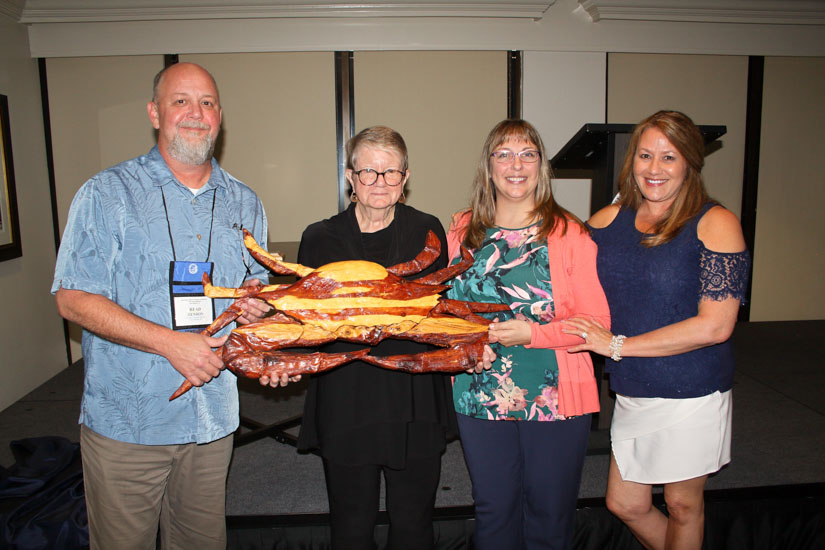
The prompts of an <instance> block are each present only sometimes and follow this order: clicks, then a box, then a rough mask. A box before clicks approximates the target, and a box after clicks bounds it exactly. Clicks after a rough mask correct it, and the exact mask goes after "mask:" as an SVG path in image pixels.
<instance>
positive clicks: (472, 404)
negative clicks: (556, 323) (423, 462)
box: [447, 224, 564, 421]
mask: <svg viewBox="0 0 825 550" xmlns="http://www.w3.org/2000/svg"><path fill="white" fill-rule="evenodd" d="M538 228H539V225H538V224H534V225H530V226H528V227H524V228H521V229H504V228H501V227H495V228H491V229H488V230H487V233H486V235H485V238H484V242H483V243H482V244H481V247H480V248H479V249H478V250H476V251H475V253H474V262H473V265H472V267H470V269H468V270H467V271H465V272H464V273H463V274H461V275H460V276H459V277H457V278H455V279H453V281H452V282H451V284H452V288H451V289H450V290H449V291H448V293H447V296H448V297H449V298H452V299H456V300H467V301H473V302H496V303H502V302H503V303H506V304H507V305H509V306H510V309H511V311H512V313H511V314H508V313H506V312H505V313H504V314H502V313H498V314H496V315H498V319H499V320H500V321H504V320H507V319H512V318H516V319H523V320H527V321H533V322H537V323H549V322H550V321H551V320H552V319H553V317H554V315H555V308H554V306H553V292H552V285H551V284H550V267H549V262H548V257H547V240H546V239H541V240H538V239H536V233H537V232H538ZM455 261H458V259H456V260H455ZM492 348H493V351H495V352H496V360H495V362H494V363H493V367H492V368H491V369H490V370H485V371H482V372H481V373H479V374H458V375H456V376H455V379H454V383H453V403H454V405H455V410H456V412H458V413H460V414H464V415H467V416H470V417H473V418H479V419H484V420H529V421H553V420H563V419H564V416H562V415H560V414H559V413H558V377H559V366H558V363H557V362H556V352H555V351H554V350H552V349H537V348H531V349H528V348H526V347H524V346H510V347H505V346H502V345H500V344H492Z"/></svg>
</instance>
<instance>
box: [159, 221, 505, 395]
mask: <svg viewBox="0 0 825 550" xmlns="http://www.w3.org/2000/svg"><path fill="white" fill-rule="evenodd" d="M244 244H245V245H246V247H247V249H249V252H250V254H252V257H254V258H255V259H256V260H257V261H258V262H259V263H260V264H261V265H263V266H265V267H267V268H268V269H270V270H271V271H273V272H274V273H278V274H281V275H297V276H298V277H300V279H299V280H298V281H296V282H295V283H293V284H286V285H267V286H258V287H243V288H237V289H235V288H221V287H214V286H212V285H211V284H209V280H208V278H207V276H206V275H204V291H205V294H206V295H207V296H209V297H210V298H235V299H238V298H247V299H251V298H259V299H261V300H265V301H266V302H267V303H269V304H270V305H271V306H272V307H273V308H275V310H276V314H275V315H273V316H271V317H267V318H266V319H264V320H262V321H260V322H257V323H250V324H248V325H245V326H241V327H238V328H236V329H234V330H233V331H232V332H231V333H230V335H229V338H228V339H227V341H226V343H225V344H224V345H223V347H222V348H221V349H220V350H218V353H219V354H220V355H221V358H222V360H223V362H224V363H225V364H226V366H227V368H229V369H230V370H231V371H233V372H234V373H235V374H238V375H242V376H245V377H247V378H260V377H261V376H264V375H266V376H268V377H270V378H273V377H277V375H278V374H287V375H289V376H295V375H298V374H307V373H316V372H323V371H326V370H329V369H332V368H334V367H337V366H339V365H342V364H344V363H348V362H350V361H354V360H356V359H360V360H361V361H365V362H367V363H370V364H373V365H376V366H380V367H383V368H387V369H392V370H401V371H406V372H413V373H419V372H459V371H463V370H466V369H468V368H471V367H474V366H475V365H476V364H477V363H478V362H479V361H480V360H481V355H482V351H483V348H484V344H486V343H487V325H489V324H490V321H488V320H487V319H485V318H483V317H481V316H479V315H476V313H490V312H496V311H509V308H508V307H507V305H505V304H486V303H479V302H463V301H458V300H449V299H446V298H442V297H441V296H440V295H439V293H440V292H442V291H443V290H446V289H447V288H449V286H446V285H443V284H442V283H444V282H445V281H447V280H448V279H451V278H453V277H455V276H456V275H458V274H460V273H463V272H464V271H466V270H467V269H468V268H469V267H470V266H471V265H472V262H473V259H472V256H471V255H470V253H469V252H468V251H467V250H466V249H464V248H463V247H462V250H461V258H462V259H461V262H459V263H458V264H456V265H453V266H450V267H446V268H444V269H440V270H438V271H436V272H435V273H431V274H430V275H427V276H425V277H422V278H420V279H417V280H415V281H408V280H406V279H403V278H402V277H404V276H407V275H413V274H415V273H419V272H421V271H422V270H423V269H425V268H426V267H428V266H429V265H431V264H432V263H433V262H434V261H435V260H436V258H438V256H439V253H440V251H441V243H440V241H439V240H438V238H437V237H436V235H435V233H433V232H432V231H430V232H429V233H428V235H427V240H426V244H425V247H424V250H422V251H421V252H420V253H419V254H418V256H416V257H415V259H413V260H412V261H410V262H406V263H402V264H398V265H394V266H391V267H387V268H385V267H383V266H381V265H380V264H377V263H374V262H367V261H361V260H350V261H344V262H334V263H330V264H326V265H323V266H321V267H319V268H318V269H312V268H309V267H306V266H303V265H300V264H292V263H288V262H284V261H283V260H282V258H281V257H280V256H278V255H274V254H269V253H268V252H266V251H265V250H263V249H262V248H261V247H260V246H258V244H257V243H256V242H255V239H254V238H253V237H252V235H251V234H250V233H249V232H247V231H246V230H244ZM242 313H243V311H242V310H241V308H240V307H239V306H238V304H237V303H236V304H233V306H231V307H230V308H229V309H227V310H226V311H225V312H224V313H223V314H221V315H220V316H219V317H218V318H217V319H216V320H215V322H214V323H212V325H210V326H209V327H208V328H207V329H206V330H204V333H206V334H210V335H211V334H214V333H216V332H217V331H218V330H220V329H221V328H223V327H224V326H226V325H227V324H228V323H230V322H232V321H233V320H235V319H236V318H237V317H238V316H240V315H241V314H242ZM385 338H397V339H406V340H414V341H416V342H424V343H427V344H433V345H435V346H439V347H440V349H436V350H432V351H426V352H422V353H415V354H408V355H393V356H386V357H376V356H373V355H369V351H370V350H369V348H365V349H363V350H359V351H355V352H347V353H319V352H315V353H301V352H289V351H280V350H282V349H284V348H292V347H303V348H305V347H315V346H319V345H322V344H326V343H329V342H332V341H335V340H344V341H347V342H356V343H363V344H368V345H375V344H377V343H378V342H380V341H382V340H384V339H385ZM191 387H192V386H191V384H190V383H189V382H188V381H187V382H184V383H183V385H181V387H180V388H178V390H177V391H176V392H175V393H174V394H173V395H172V397H170V398H169V399H170V400H172V399H175V398H176V397H178V396H180V395H182V394H183V393H185V392H186V391H187V390H189V388H191Z"/></svg>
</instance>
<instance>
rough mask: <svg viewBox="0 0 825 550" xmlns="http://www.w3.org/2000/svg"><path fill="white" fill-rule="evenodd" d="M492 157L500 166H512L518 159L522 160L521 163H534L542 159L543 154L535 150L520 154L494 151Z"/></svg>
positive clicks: (505, 150) (503, 150)
mask: <svg viewBox="0 0 825 550" xmlns="http://www.w3.org/2000/svg"><path fill="white" fill-rule="evenodd" d="M490 156H491V157H493V159H494V160H495V161H496V162H498V163H499V164H510V163H511V162H513V161H515V160H516V157H518V158H520V159H521V162H527V163H533V162H536V161H538V160H539V158H541V153H539V152H538V151H536V150H535V149H528V150H526V151H521V152H520V153H514V152H513V151H508V150H507V149H502V150H501V151H493V152H492V153H490Z"/></svg>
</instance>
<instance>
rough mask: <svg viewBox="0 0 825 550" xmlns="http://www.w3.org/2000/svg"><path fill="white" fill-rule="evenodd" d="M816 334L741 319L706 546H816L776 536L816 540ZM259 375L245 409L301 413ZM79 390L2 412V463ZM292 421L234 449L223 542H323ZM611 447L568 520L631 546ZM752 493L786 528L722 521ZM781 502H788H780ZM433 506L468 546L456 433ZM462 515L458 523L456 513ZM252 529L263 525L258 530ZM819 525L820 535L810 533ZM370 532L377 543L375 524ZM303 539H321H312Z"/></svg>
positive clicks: (588, 467)
mask: <svg viewBox="0 0 825 550" xmlns="http://www.w3.org/2000/svg"><path fill="white" fill-rule="evenodd" d="M823 332H825V321H798V322H797V321H794V322H775V323H741V324H739V325H738V326H737V328H736V331H735V333H734V346H735V349H736V354H737V361H738V364H737V372H736V381H735V386H734V409H733V410H734V431H733V461H732V463H731V464H730V465H728V466H727V467H725V468H723V469H722V471H720V472H719V473H718V474H716V475H714V476H712V477H711V479H710V480H709V482H708V503H709V505H708V506H709V510H710V509H711V508H713V507H715V508H716V509H717V510H718V512H719V514H720V515H719V517H720V518H725V517H727V518H728V519H712V518H711V517H710V514H709V519H708V528H709V530H710V529H711V528H714V529H716V531H714V532H716V533H719V536H718V537H717V538H719V539H720V540H723V541H724V542H713V540H712V539H713V537H709V538H708V540H707V541H706V545H705V547H706V548H734V547H736V548H756V547H759V548H763V547H764V548H823V547H825V544H823V546H806V545H805V544H807V543H806V540H807V539H805V536H804V535H801V534H800V535H799V536H800V537H802V538H801V539H800V540H791V541H790V542H789V539H787V538H781V537H787V536H788V534H787V531H788V530H791V531H794V532H796V533H804V532H805V531H806V530H808V531H810V529H813V530H814V533H815V534H814V538H811V539H810V541H816V542H815V543H814V542H810V543H811V544H819V542H820V541H822V540H825V525H823V522H825V520H823V510H825V459H823V457H825V370H824V369H823V368H822V367H823V361H822V359H821V348H822V346H821V337H820V335H821V334H823ZM256 384H257V383H256V382H254V381H248V380H244V381H241V383H240V388H241V413H242V416H243V417H245V418H246V419H248V420H251V421H252V423H253V424H256V425H259V426H260V425H263V426H266V425H270V424H273V423H278V422H283V421H284V420H287V419H292V418H294V417H296V416H299V415H300V412H301V409H302V406H303V394H304V390H305V383H298V384H294V385H291V386H289V387H287V388H284V389H278V390H272V389H268V388H260V387H259V386H257V385H256ZM81 389H82V366H81V365H80V364H75V365H73V366H71V367H69V368H68V369H66V370H65V371H64V372H62V373H60V374H59V375H58V376H56V377H55V378H53V379H52V380H50V381H49V382H47V383H46V384H43V385H42V386H41V387H40V388H38V389H37V390H35V391H33V392H31V393H30V394H29V395H27V396H25V397H24V398H23V399H21V400H20V401H18V402H17V403H15V404H14V405H12V406H11V407H9V408H7V409H6V410H4V411H2V412H0V464H2V465H4V466H9V465H10V464H11V463H12V462H13V457H12V455H11V452H10V450H9V443H10V442H11V441H12V440H16V439H22V438H26V437H37V436H43V435H59V436H64V437H67V438H69V439H70V440H72V441H77V439H78V433H79V430H78V426H77V414H78V410H79V398H80V393H81ZM297 429H298V428H297V427H295V426H293V427H291V428H288V429H286V430H284V432H283V433H280V434H279V433H275V435H276V437H277V439H275V438H272V437H262V438H261V439H257V440H252V441H250V442H246V443H245V444H243V445H241V446H238V447H237V448H236V449H235V454H234V457H233V461H232V466H231V469H230V473H229V482H228V497H227V514H228V516H229V522H230V527H233V528H234V529H235V531H234V533H235V535H233V536H234V537H235V538H234V539H233V540H235V541H236V544H234V546H232V547H237V548H241V547H243V548H281V547H283V548H291V547H292V546H289V545H287V546H279V544H280V543H276V542H272V541H271V543H269V542H266V541H264V540H263V539H261V538H260V537H264V538H266V537H276V538H277V536H276V534H273V533H274V531H272V528H277V527H278V526H279V525H281V526H283V525H291V526H292V529H293V533H294V529H299V530H301V531H302V532H301V534H300V536H302V537H303V536H305V535H306V533H307V532H308V533H309V535H308V536H309V537H310V539H312V538H313V537H315V538H317V539H319V540H323V539H324V532H325V531H324V529H325V528H324V522H325V519H324V518H325V516H324V514H325V513H326V512H327V502H326V493H325V489H324V482H323V472H322V469H321V463H320V459H319V458H318V457H317V456H314V455H311V454H298V453H297V452H296V451H295V449H294V447H292V446H290V445H289V444H288V443H284V442H283V441H287V440H288V439H289V438H290V437H291V436H294V435H295V434H297ZM239 433H240V434H242V436H243V437H245V438H250V434H251V433H252V432H250V430H249V429H248V428H244V429H242V430H240V432H239ZM608 445H609V442H608V434H607V430H606V429H601V430H594V431H593V432H592V437H591V444H590V451H589V453H588V457H587V459H586V463H585V468H584V475H583V480H582V484H581V488H580V493H579V496H580V499H581V500H580V504H581V509H580V511H579V519H578V520H577V521H578V523H579V524H580V525H579V528H580V529H586V531H587V533H589V534H588V537H589V539H588V540H589V541H590V542H587V541H584V539H582V541H580V542H578V543H577V548H620V547H627V548H631V547H633V546H632V542H633V541H632V540H631V542H630V543H628V544H630V546H621V545H620V541H621V540H623V537H624V535H622V534H621V533H623V532H624V531H622V527H621V525H620V524H616V523H615V521H613V520H615V518H612V520H611V517H607V518H605V517H603V515H604V514H607V515H608V516H609V514H608V513H607V512H606V510H604V509H603V500H602V497H603V495H604V490H605V482H606V475H607V455H606V450H607V448H608ZM777 491H778V492H777ZM749 495H751V496H749ZM777 498H779V501H777V500H776V499H777ZM783 499H784V500H783ZM756 502H762V503H763V504H764V503H765V502H771V503H776V502H779V503H782V502H784V504H785V508H783V509H786V510H795V512H794V513H793V514H792V515H791V516H790V519H787V518H786V519H787V521H785V522H784V523H782V522H779V523H782V525H784V527H782V528H781V529H779V528H778V525H779V523H777V521H778V520H776V517H777V516H776V515H775V514H774V516H772V517H773V519H772V520H771V519H765V518H764V517H763V516H764V514H765V513H766V512H764V510H765V509H770V508H771V506H774V505H776V506H778V504H765V506H767V508H764V507H763V508H760V510H762V511H760V512H754V514H753V515H752V517H751V519H748V520H743V519H739V520H737V521H738V524H737V521H734V522H733V523H731V520H730V518H729V510H728V509H729V508H731V507H732V508H733V509H744V508H746V507H748V506H754V505H755V504H754V503H756ZM712 503H715V504H712ZM743 503H747V504H743ZM789 503H792V506H790V507H789V506H788V504H789ZM806 507H807V508H806ZM437 509H438V510H437V511H438V513H439V517H441V518H442V520H443V521H441V522H439V526H440V529H442V530H443V531H444V533H443V536H444V538H445V540H446V539H447V538H448V537H449V538H450V540H451V541H453V542H451V543H450V545H447V546H444V547H445V548H447V547H453V548H469V547H470V546H469V543H468V542H467V541H468V540H469V539H468V537H469V536H470V533H471V531H472V529H471V517H472V516H471V514H472V497H471V488H470V483H469V478H468V475H467V470H466V467H465V465H464V460H463V456H462V453H461V448H460V443H459V442H458V441H455V442H452V443H451V444H450V445H449V446H448V450H447V452H446V454H445V456H444V459H443V472H442V478H441V488H440V490H439V493H438V498H437ZM726 514H728V515H727V516H726ZM760 514H762V516H760ZM806 514H807V515H806ZM786 515H787V514H786ZM594 518H596V519H598V518H601V520H600V521H601V522H602V524H601V527H595V526H594V524H593V523H592V522H594V521H596V519H594ZM753 518H756V519H753ZM759 518H762V519H764V521H761V520H760V519H759ZM806 518H807V519H806ZM462 519H463V520H466V521H463V522H462V521H460V520H462ZM457 520H459V521H458V523H456V521H457ZM771 521H773V528H774V530H777V529H778V530H779V531H781V535H775V534H774V535H771V534H770V529H769V526H770V525H771ZM783 521H784V520H783ZM468 522H469V523H468ZM752 522H756V523H752ZM765 522H767V523H765ZM794 522H795V523H794ZM800 522H803V523H804V525H801V524H800ZM712 523H713V524H715V525H712ZM737 525H738V529H739V531H741V530H742V529H751V528H752V529H756V530H757V531H758V530H759V529H762V530H763V531H764V530H765V529H768V531H765V533H766V534H765V535H764V536H762V537H761V538H759V537H757V538H756V539H753V540H754V541H756V542H752V543H751V546H748V545H747V544H746V542H747V541H746V540H744V539H743V537H744V535H741V534H739V535H736V534H734V535H731V533H733V532H734V531H736V530H737ZM755 525H761V526H762V527H756V526H755ZM261 526H268V527H269V528H270V529H269V530H264V531H260V530H259V528H260V527H261ZM722 527H724V528H723V529H720V528H722ZM256 530H258V531H256ZM275 530H276V531H277V529H275ZM817 531H819V533H818V534H819V535H821V537H822V538H816V534H817ZM244 533H245V534H244ZM250 533H256V534H254V535H251V536H252V539H253V541H258V542H253V543H247V542H242V541H243V540H247V539H246V538H245V537H246V536H247V535H249V534H250ZM262 533H263V534H262ZM600 533H601V534H600ZM709 533H711V531H709ZM242 534H243V536H242ZM295 536H298V535H295ZM377 536H378V538H379V540H380V537H381V533H380V532H379V533H378V535H377ZM239 537H240V538H239ZM600 537H601V538H600ZM605 537H606V538H605ZM730 537H733V539H732V540H735V541H738V542H736V544H740V543H741V544H744V545H740V546H736V545H734V543H733V542H731V540H729V539H730ZM749 537H750V536H749ZM777 537H780V538H777ZM809 538H810V537H809ZM631 539H632V537H631ZM272 540H273V541H274V540H275V539H272ZM598 540H611V541H613V542H611V543H610V544H608V543H606V542H604V543H602V546H586V544H590V543H592V544H597V543H595V542H593V541H598ZM747 540H751V539H750V538H747ZM776 540H780V541H781V542H775V541H776ZM461 541H464V542H461ZM772 541H774V542H772ZM284 544H286V543H284ZM302 544H303V543H302ZM605 544H608V545H607V546H605ZM709 544H710V546H709ZM766 544H774V545H773V546H770V545H768V546H765V545H766ZM776 544H779V545H778V546H777V545H776ZM611 545H612V546H611ZM306 547H307V548H310V547H313V548H315V547H317V548H323V547H324V546H323V543H319V545H316V546H311V545H310V546H306Z"/></svg>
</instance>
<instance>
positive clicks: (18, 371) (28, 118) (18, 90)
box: [0, 15, 67, 410]
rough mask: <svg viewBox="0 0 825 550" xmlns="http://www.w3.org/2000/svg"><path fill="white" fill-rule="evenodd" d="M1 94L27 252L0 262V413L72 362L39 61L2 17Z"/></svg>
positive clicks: (19, 30)
mask: <svg viewBox="0 0 825 550" xmlns="http://www.w3.org/2000/svg"><path fill="white" fill-rule="evenodd" d="M0 51H1V52H3V54H2V55H1V56H0V94H3V95H6V96H8V100H9V122H10V127H11V142H12V152H13V153H14V157H13V160H14V171H15V174H14V176H15V183H16V187H17V205H18V214H19V218H20V237H21V243H22V245H23V256H22V257H20V258H15V259H12V260H7V261H5V262H0V308H2V309H0V311H1V312H2V314H0V350H2V353H1V354H0V380H2V381H3V382H2V384H0V410H2V409H5V408H6V407H8V406H9V405H11V404H12V403H14V402H15V401H16V400H17V399H19V398H20V397H21V396H23V395H25V394H26V393H28V392H29V391H31V390H33V389H34V388H36V387H37V386H39V385H40V384H42V383H43V382H45V381H46V380H48V379H49V378H51V377H52V376H54V375H55V374H57V373H58V372H60V370H62V369H63V368H65V367H66V363H67V359H66V348H65V345H64V341H63V324H62V322H61V320H60V317H59V316H58V315H57V310H56V307H55V305H54V299H53V298H52V297H51V295H50V294H49V288H50V286H51V282H52V274H53V272H54V259H55V247H54V238H53V230H52V222H51V206H50V199H49V179H48V172H47V169H46V151H45V145H44V143H45V141H44V139H43V118H42V116H41V108H40V85H39V77H38V71H37V61H36V60H34V59H31V57H30V56H29V45H28V39H27V35H26V29H25V28H24V27H22V26H20V25H18V24H16V23H13V22H11V21H9V20H8V19H7V18H6V17H5V16H3V15H0Z"/></svg>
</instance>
